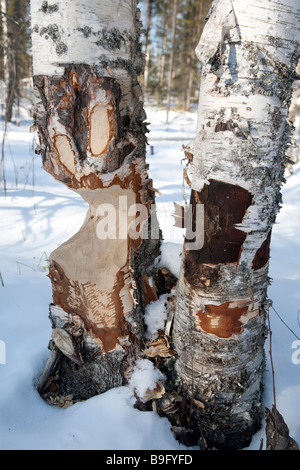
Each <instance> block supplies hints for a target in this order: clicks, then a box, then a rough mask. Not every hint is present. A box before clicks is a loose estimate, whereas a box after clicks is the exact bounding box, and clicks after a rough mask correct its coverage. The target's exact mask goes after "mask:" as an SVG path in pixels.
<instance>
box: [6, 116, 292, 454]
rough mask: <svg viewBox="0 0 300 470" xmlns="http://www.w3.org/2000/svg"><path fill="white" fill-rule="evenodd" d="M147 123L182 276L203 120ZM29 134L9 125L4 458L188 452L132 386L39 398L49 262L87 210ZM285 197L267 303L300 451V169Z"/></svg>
mask: <svg viewBox="0 0 300 470" xmlns="http://www.w3.org/2000/svg"><path fill="white" fill-rule="evenodd" d="M147 115H148V121H150V122H151V125H150V134H149V147H148V150H149V151H148V162H149V164H150V174H151V177H152V178H153V184H154V187H155V188H157V189H158V190H159V191H160V192H161V193H162V194H161V196H158V197H157V207H158V216H159V221H160V224H161V228H162V230H163V233H164V238H165V240H164V246H163V256H162V258H163V260H162V263H163V264H164V265H167V266H168V267H169V268H170V269H171V270H172V271H173V272H175V273H176V272H178V267H179V260H180V256H179V255H180V251H181V244H182V235H183V234H182V231H181V230H180V229H176V228H174V227H173V223H174V221H173V218H172V213H173V212H174V207H173V202H177V203H182V202H183V200H184V199H183V198H184V195H183V192H182V170H183V164H182V163H181V159H183V158H184V154H183V151H182V148H181V147H182V144H186V143H187V142H188V139H191V138H192V137H193V136H194V133H195V129H196V114H195V113H178V112H172V113H171V115H170V122H169V124H168V125H166V124H165V112H164V111H159V110H157V109H153V108H151V109H148V110H147ZM29 125H30V123H23V124H21V125H20V126H19V127H18V126H14V125H9V132H8V136H7V143H6V148H5V178H6V182H7V193H6V196H5V195H4V192H3V185H2V186H1V193H0V234H1V235H0V236H1V245H0V249H1V254H0V273H1V276H0V449H2V450H10V449H14V450H21V449H24V450H31V449H32V450H39V449H50V450H51V449H64V450H72V449H74V450H75V449H76V450H80V449H95V450H101V449H102V450H132V449H135V450H188V449H186V448H185V447H184V446H182V445H180V444H179V443H178V442H177V441H176V440H175V439H174V437H173V434H172V432H171V430H170V424H169V422H168V421H167V419H162V418H159V417H158V416H157V415H156V414H155V413H154V412H141V411H138V410H136V409H135V408H134V407H133V404H134V395H133V385H132V386H131V387H120V388H117V389H114V390H111V391H109V392H107V393H105V394H103V395H100V396H96V397H94V398H91V399H90V400H87V401H86V402H81V403H77V404H75V405H73V406H71V407H69V408H66V409H61V408H57V407H53V406H50V405H48V404H46V403H45V402H44V401H43V400H42V399H41V398H40V396H39V394H38V393H37V391H36V389H35V383H36V380H37V377H38V376H39V374H40V373H41V371H42V369H43V366H44V364H45V361H46V359H47V357H48V355H49V351H48V349H47V345H48V341H49V338H50V335H51V326H50V322H49V319H48V305H49V303H50V302H51V286H50V281H49V279H48V277H47V258H48V256H49V254H50V253H51V251H52V250H53V249H55V248H56V247H57V246H58V245H60V244H61V243H62V242H64V241H65V240H67V239H68V238H69V237H70V236H71V235H73V234H74V233H75V232H76V231H77V230H78V229H79V227H80V226H81V224H82V222H83V220H84V217H85V213H86V209H87V206H86V203H85V202H84V201H83V200H82V199H81V198H80V197H79V196H77V195H76V194H74V193H73V192H72V191H70V190H68V189H67V188H65V187H64V186H63V185H62V184H60V183H58V182H56V181H55V180H54V179H53V178H52V177H51V176H50V175H48V174H47V173H46V172H45V171H44V170H42V169H41V162H40V157H39V156H38V155H35V154H34V151H33V149H34V145H35V144H34V140H35V139H36V136H35V134H30V133H29ZM152 151H153V153H152ZM283 194H284V204H283V208H282V210H281V212H280V215H279V217H278V222H277V224H276V226H275V228H274V232H273V238H272V247H271V265H270V276H271V277H272V278H273V282H272V285H271V287H270V289H269V296H270V298H271V299H272V300H273V306H274V309H275V310H276V312H277V313H275V311H274V310H273V309H271V310H270V317H271V329H272V333H273V334H272V352H273V361H274V367H275V381H276V382H275V385H276V398H277V408H278V410H279V411H280V412H281V413H282V415H283V416H284V418H285V420H286V422H287V424H288V426H289V429H290V433H291V436H292V437H294V439H296V441H297V442H298V443H299V444H300V400H299V397H300V341H298V340H297V338H296V336H297V337H298V338H300V324H299V311H300V254H299V253H300V251H299V248H300V238H299V234H300V218H299V209H300V166H299V165H298V166H297V167H296V168H295V170H294V174H293V175H292V176H289V177H288V179H287V184H286V185H285V187H284V191H283ZM278 314H279V315H280V317H279V316H278ZM283 321H284V322H285V323H286V324H284V323H283ZM295 335H296V336H295ZM268 350H269V344H268V342H267V343H266V351H267V370H266V376H265V394H264V404H265V406H267V407H269V408H270V407H271V406H272V403H273V384H272V375H271V369H270V360H269V353H268ZM148 372H149V371H148ZM148 372H147V371H146V375H147V374H148ZM141 377H142V376H141V375H140V376H139V377H138V380H142V378H141ZM148 377H149V374H148ZM140 385H141V386H142V383H141V384H140ZM103 423H105V426H103ZM261 438H263V439H264V442H265V435H264V429H262V430H261V431H260V432H258V433H257V434H256V435H255V436H254V438H253V440H252V444H251V446H250V449H251V450H256V449H258V448H259V444H260V439H261Z"/></svg>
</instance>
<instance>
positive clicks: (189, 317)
mask: <svg viewBox="0 0 300 470" xmlns="http://www.w3.org/2000/svg"><path fill="white" fill-rule="evenodd" d="M299 8H300V4H299V1H298V0H297V1H296V0H287V1H285V2H279V3H278V2H275V1H269V0H253V1H252V2H251V4H249V3H248V2H245V1H244V0H232V1H230V0H219V1H215V2H214V3H213V7H212V10H211V12H210V16H209V20H208V22H207V24H206V26H205V28H204V31H203V34H202V37H201V40H200V43H199V45H198V47H197V49H196V52H197V56H198V58H199V60H200V61H201V62H202V64H203V69H202V78H201V87H200V101H199V118H198V127H197V136H196V139H195V141H194V142H192V143H191V144H190V146H189V148H188V150H187V151H188V153H189V155H188V156H189V159H190V158H191V155H193V161H192V170H191V172H192V192H191V206H192V207H193V209H196V207H197V204H203V205H204V243H203V246H202V247H201V248H199V247H197V246H196V244H195V243H193V240H186V241H185V246H184V257H183V264H182V269H181V276H180V280H179V283H178V287H177V303H176V312H175V320H174V326H173V340H174V347H175V350H176V352H177V355H178V359H177V361H176V370H177V372H178V376H179V378H180V380H181V382H182V387H183V390H184V391H185V392H186V394H187V400H188V401H189V403H190V405H189V407H188V412H187V413H186V416H181V418H180V419H181V428H180V427H179V428H178V426H177V428H176V429H177V431H178V429H179V431H178V433H179V435H180V439H181V440H182V441H184V439H185V437H184V436H189V437H186V440H185V442H186V443H190V444H193V443H195V442H197V440H198V439H199V438H201V436H204V438H205V441H206V444H207V445H208V447H216V448H220V449H221V448H225V449H230V448H233V449H239V448H242V447H245V446H247V445H248V444H249V442H250V440H251V437H252V435H253V433H254V432H256V431H257V430H258V429H259V427H260V423H261V414H262V409H261V408H262V406H261V394H262V387H263V373H264V361H265V357H264V342H265V337H266V334H267V330H266V326H265V318H266V312H267V309H268V300H267V288H268V284H269V278H268V261H269V250H270V240H271V230H272V225H273V224H274V222H275V218H276V214H277V212H278V210H279V207H280V201H281V196H280V186H281V184H282V183H283V182H284V170H285V165H286V160H287V158H286V156H285V151H286V149H287V145H288V143H289V140H290V124H289V122H288V120H287V117H288V111H289V103H290V97H291V87H292V83H293V80H294V78H295V74H294V70H295V67H296V65H297V59H298V58H299V53H300V50H299V42H300V28H299V24H300V23H299V20H300V17H299V15H300V9H299ZM194 213H196V211H195V210H194ZM194 228H195V227H194ZM202 228H203V227H197V230H198V231H201V230H202ZM185 409H187V408H185ZM178 416H179V415H178V414H177V424H178ZM180 419H179V421H180ZM174 423H175V424H176V419H174ZM184 426H185V429H183V427H184Z"/></svg>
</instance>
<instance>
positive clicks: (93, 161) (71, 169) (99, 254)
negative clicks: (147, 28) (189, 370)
mask: <svg viewBox="0 0 300 470" xmlns="http://www.w3.org/2000/svg"><path fill="white" fill-rule="evenodd" d="M138 14H139V12H138V11H137V9H136V0H123V1H122V2H120V1H119V0H109V1H106V0H101V1H100V0H90V1H89V2H85V1H83V0H68V1H62V0H58V1H56V2H55V3H53V4H50V3H48V2H47V1H41V0H32V2H31V21H32V50H33V73H34V86H35V92H36V98H37V102H36V113H35V121H36V126H37V128H38V134H39V139H40V145H39V147H38V149H37V150H36V152H37V153H40V154H41V157H42V161H43V167H44V169H45V170H46V171H47V172H49V173H50V174H51V175H53V177H54V178H55V179H56V180H58V181H60V182H62V183H64V184H65V185H66V186H67V187H68V188H70V189H71V190H73V191H75V192H77V193H78V194H80V196H81V197H82V198H83V199H84V200H85V201H86V202H87V203H88V204H89V209H88V212H87V215H86V219H85V221H84V223H83V225H82V227H81V229H80V230H79V232H78V233H76V234H75V235H74V236H73V237H72V238H71V239H70V240H68V241H67V242H65V243H63V244H62V245H61V246H59V247H58V248H57V249H56V250H55V251H54V252H53V253H52V254H51V256H50V272H49V277H50V279H51V283H52V290H53V302H52V304H51V306H50V319H51V322H52V327H53V333H52V340H51V341H50V349H51V348H52V352H51V355H50V358H49V361H48V365H47V367H46V369H45V370H46V373H44V374H42V376H41V378H40V382H39V390H40V391H41V392H43V391H45V390H46V389H45V387H46V382H47V376H49V374H51V373H52V374H53V373H54V372H55V371H56V373H57V374H58V386H59V393H60V394H61V395H62V396H66V395H70V394H71V395H72V396H73V399H74V400H77V399H86V398H89V397H90V396H93V395H95V394H98V393H101V392H104V391H106V390H108V389H110V388H112V387H115V386H119V385H121V384H123V383H125V382H126V380H127V379H128V377H129V376H130V373H131V370H132V366H133V364H134V360H135V357H136V356H137V355H139V350H140V346H141V344H142V340H143V333H144V325H143V306H144V292H143V288H144V281H145V277H146V274H147V269H148V268H149V266H150V265H151V264H152V263H153V261H154V259H155V257H156V256H157V254H158V250H159V240H158V234H157V232H156V234H155V235H156V238H155V236H153V233H152V239H150V237H149V238H148V239H147V233H148V232H147V230H148V226H151V227H152V232H153V230H156V229H157V225H156V219H155V214H152V212H154V211H151V208H152V205H153V203H154V190H153V188H152V183H151V180H149V178H148V174H147V166H146V163H145V142H146V138H145V131H146V128H145V124H144V119H145V113H144V110H143V102H142V92H141V88H140V85H139V83H138V79H137V76H138V74H140V73H141V71H142V66H143V61H142V54H141V50H140V42H139V29H140V21H139V18H138ZM137 204H139V205H140V206H141V207H142V208H144V209H145V210H146V215H145V213H144V215H145V217H144V219H139V223H140V230H136V231H135V232H134V231H133V232H132V235H130V232H129V229H130V227H129V225H130V224H134V223H137V219H136V216H137V213H135V212H134V209H135V207H136V205H137ZM152 209H153V208H152ZM142 212H143V211H142ZM150 222H151V224H150ZM57 374H56V376H57Z"/></svg>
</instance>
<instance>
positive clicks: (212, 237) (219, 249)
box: [185, 180, 252, 285]
mask: <svg viewBox="0 0 300 470" xmlns="http://www.w3.org/2000/svg"><path fill="white" fill-rule="evenodd" d="M251 203H252V195H251V194H250V193H249V192H248V191H247V190H246V189H244V188H242V187H240V186H236V185H232V184H229V183H224V182H221V181H216V180H210V184H209V185H205V186H204V188H203V189H202V191H201V192H197V191H195V190H193V191H192V193H191V201H190V204H191V206H192V211H193V216H192V230H193V232H194V233H196V230H197V229H199V230H203V227H200V228H197V227H196V226H195V217H194V214H195V211H196V205H197V204H204V231H205V232H204V245H203V247H202V248H201V249H199V250H192V249H191V250H189V251H187V252H186V257H185V275H186V279H187V281H188V282H189V283H190V284H191V285H193V284H198V279H199V275H200V274H201V270H202V266H203V264H205V265H213V266H217V265H219V264H228V263H234V264H238V261H239V258H240V254H241V250H242V246H243V243H244V241H245V239H246V236H247V234H246V233H245V232H243V231H242V230H239V229H237V228H235V224H239V223H241V222H242V220H243V217H244V216H245V214H246V211H247V208H248V207H249V206H250V205H251ZM191 241H193V240H191ZM200 277H201V276H200Z"/></svg>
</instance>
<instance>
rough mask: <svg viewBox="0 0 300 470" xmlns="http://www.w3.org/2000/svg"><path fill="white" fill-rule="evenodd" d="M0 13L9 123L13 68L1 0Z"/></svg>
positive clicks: (8, 120) (4, 3)
mask: <svg viewBox="0 0 300 470" xmlns="http://www.w3.org/2000/svg"><path fill="white" fill-rule="evenodd" d="M1 12H2V15H1V16H2V43H3V73H4V84H5V116H4V118H5V121H6V122H10V121H11V118H12V107H13V96H12V94H13V87H12V84H13V82H14V76H15V73H14V67H13V60H12V59H13V56H12V50H11V48H10V41H9V37H8V17H7V2H6V0H1Z"/></svg>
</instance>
